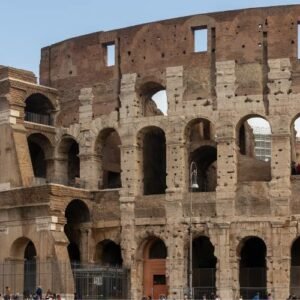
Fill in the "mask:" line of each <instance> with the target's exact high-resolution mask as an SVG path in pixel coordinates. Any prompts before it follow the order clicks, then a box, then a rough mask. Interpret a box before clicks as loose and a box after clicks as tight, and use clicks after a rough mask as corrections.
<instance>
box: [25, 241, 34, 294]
mask: <svg viewBox="0 0 300 300" xmlns="http://www.w3.org/2000/svg"><path fill="white" fill-rule="evenodd" d="M35 288H36V250H35V247H34V244H33V243H32V242H31V241H30V242H28V244H27V246H26V248H25V253H24V293H25V294H27V295H30V294H33V292H34V291H35Z"/></svg>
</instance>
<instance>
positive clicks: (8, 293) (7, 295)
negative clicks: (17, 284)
mask: <svg viewBox="0 0 300 300" xmlns="http://www.w3.org/2000/svg"><path fill="white" fill-rule="evenodd" d="M10 297H11V291H10V287H9V286H7V287H5V294H4V300H10Z"/></svg>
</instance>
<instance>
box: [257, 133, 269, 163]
mask: <svg viewBox="0 0 300 300" xmlns="http://www.w3.org/2000/svg"><path fill="white" fill-rule="evenodd" d="M253 135H254V140H255V145H254V152H255V156H256V158H257V159H260V160H264V161H270V160H271V147H272V145H271V132H270V129H269V128H266V127H254V128H253Z"/></svg>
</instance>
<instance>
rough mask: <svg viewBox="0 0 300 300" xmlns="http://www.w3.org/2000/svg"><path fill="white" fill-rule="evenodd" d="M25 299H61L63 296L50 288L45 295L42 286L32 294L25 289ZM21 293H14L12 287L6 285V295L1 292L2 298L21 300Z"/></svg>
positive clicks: (0, 298) (5, 299) (4, 299)
mask: <svg viewBox="0 0 300 300" xmlns="http://www.w3.org/2000/svg"><path fill="white" fill-rule="evenodd" d="M22 296H23V297H22V299H24V300H43V299H45V300H54V299H55V300H61V296H60V295H58V294H55V293H52V292H51V291H50V289H48V290H47V292H46V294H45V295H44V297H43V290H42V288H41V287H40V286H38V287H37V288H36V291H35V293H33V294H31V293H30V292H28V291H24V293H23V295H22ZM20 298H21V297H20V293H15V294H14V293H12V292H11V289H10V287H8V286H7V287H5V292H4V295H3V296H2V295H1V294H0V300H19V299H20Z"/></svg>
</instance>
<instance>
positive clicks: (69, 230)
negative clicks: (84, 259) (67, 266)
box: [64, 199, 90, 266]
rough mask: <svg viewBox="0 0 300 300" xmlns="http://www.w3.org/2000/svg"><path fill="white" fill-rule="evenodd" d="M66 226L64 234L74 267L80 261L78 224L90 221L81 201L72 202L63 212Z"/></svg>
mask: <svg viewBox="0 0 300 300" xmlns="http://www.w3.org/2000/svg"><path fill="white" fill-rule="evenodd" d="M65 217H66V219H67V224H66V225H65V228H64V230H65V234H66V236H67V237H68V239H69V242H70V244H69V245H68V253H69V258H70V261H71V263H72V265H74V266H76V264H78V263H79V262H80V261H81V256H80V249H79V245H80V244H81V241H80V239H81V235H80V230H79V229H80V228H79V227H80V224H82V223H86V222H89V221H90V212H89V209H88V207H87V206H86V204H85V203H84V202H83V201H81V200H77V199H76V200H73V201H71V202H70V203H69V205H68V206H67V208H66V210H65Z"/></svg>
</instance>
